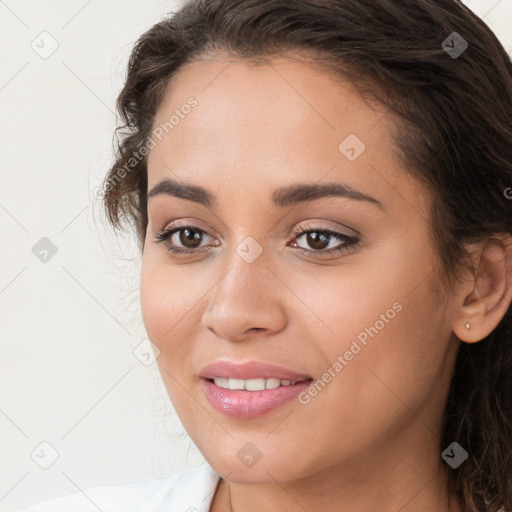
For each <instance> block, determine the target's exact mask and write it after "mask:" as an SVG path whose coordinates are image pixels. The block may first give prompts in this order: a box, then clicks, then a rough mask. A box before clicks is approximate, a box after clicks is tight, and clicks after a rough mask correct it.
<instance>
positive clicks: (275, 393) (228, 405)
mask: <svg viewBox="0 0 512 512" xmlns="http://www.w3.org/2000/svg"><path fill="white" fill-rule="evenodd" d="M310 384H311V380H307V381H305V382H298V383H297V384H295V385H293V386H280V387H278V388H275V389H264V390H262V391H242V390H240V389H225V388H221V387H220V386H217V385H216V384H215V383H213V382H212V381H210V380H207V379H203V389H204V391H205V394H206V398H207V400H208V402H210V404H211V405H212V407H213V408H214V409H215V410H217V411H219V412H221V413H222V414H225V415H226V416H232V417H234V418H255V417H257V416H262V415H263V414H267V413H269V412H270V411H272V410H274V409H276V408H277V407H280V406H281V405H283V404H284V403H285V402H288V401H289V400H291V399H292V398H294V397H296V396H297V395H298V394H300V393H301V391H303V390H304V389H305V388H307V387H308V386H309V385H310Z"/></svg>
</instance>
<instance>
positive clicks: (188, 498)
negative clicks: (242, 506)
mask: <svg viewBox="0 0 512 512" xmlns="http://www.w3.org/2000/svg"><path fill="white" fill-rule="evenodd" d="M219 480H220V477H219V475H217V473H215V471H214V470H213V469H212V468H211V467H210V466H209V464H207V463H205V464H203V465H202V466H199V467H198V468H193V469H187V470H185V471H182V472H181V473H178V474H176V475H173V476H171V477H167V478H160V479H157V480H147V481H143V482H136V483H131V484H122V485H109V486H103V487H94V488H92V489H88V490H84V492H75V493H72V494H66V495H65V496H60V497H58V498H53V499H50V500H45V501H42V502H40V503H37V504H35V505H32V506H30V507H28V508H24V509H22V510H19V511H18V512H69V511H70V510H72V511H73V512H89V511H91V512H98V509H99V510H102V511H103V512H132V511H133V512H164V511H174V510H179V511H180V512H181V511H183V512H208V509H209V508H210V503H211V501H212V498H213V494H214V492H215V489H216V488H217V484H218V483H219Z"/></svg>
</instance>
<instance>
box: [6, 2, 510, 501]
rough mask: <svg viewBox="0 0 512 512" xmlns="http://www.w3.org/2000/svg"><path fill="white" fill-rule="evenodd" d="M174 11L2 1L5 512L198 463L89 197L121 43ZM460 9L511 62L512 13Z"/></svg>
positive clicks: (124, 267)
mask: <svg viewBox="0 0 512 512" xmlns="http://www.w3.org/2000/svg"><path fill="white" fill-rule="evenodd" d="M178 3H179V2H173V1H163V0H146V1H135V0H103V1H100V0H89V1H86V0H68V1H66V2H65V1H63V0H53V1H46V2H40V1H36V0H6V1H5V2H4V1H1V0H0V48H1V49H2V53H1V55H2V59H1V66H0V115H1V118H0V119H1V123H0V141H1V144H2V146H1V151H0V179H1V187H0V247H1V249H2V253H1V254H2V258H1V261H0V311H1V313H0V343H1V346H0V350H1V358H0V511H5V510H15V509H17V508H19V507H21V506H25V505H28V504H29V503H32V502H34V501H39V500H41V499H44V498H48V497H52V496H57V495H59V494H66V493H69V492H75V491H77V490H78V489H82V490H84V489H87V488H90V487H93V486H96V485H104V484H115V483H124V482H130V481H136V480H145V479H150V478H159V477H163V476H166V475H170V474H173V473H176V472H178V471H181V470H183V469H185V468H187V467H193V466H197V465H199V464H201V463H202V462H203V460H204V459H203V458H202V456H201V455H200V454H199V452H198V451H197V449H196V448H195V447H194V446H193V445H192V444H191V442H190V440H189V439H188V438H187V436H186V434H185V432H184V430H183V427H182V426H181V425H180V423H179V421H178V420H177V418H176V415H175V413H174V412H173V409H172V406H171V404H170V401H169V399H168V397H167V394H166V392H165V389H164V387H163V385H162V383H161V380H160V375H159V373H158V370H157V368H156V363H153V364H152V365H149V366H145V365H144V364H142V363H141V362H140V361H139V360H138V359H137V358H136V357H135V356H134V354H133V350H134V349H135V347H137V345H138V344H139V343H140V342H141V341H142V340H143V339H144V338H145V336H146V335H145V331H144V326H143V323H142V319H141V316H140V309H139V302H138V300H139V297H138V279H139V267H140V257H139V255H138V252H137V248H136V245H135V243H134V240H133V236H130V235H123V236H119V237H117V238H116V237H115V236H114V235H113V234H112V231H110V230H109V229H108V228H105V224H106V222H105V221H104V220H103V218H102V216H101V210H100V207H99V203H98V200H97V199H95V196H94V190H95V188H96V187H98V185H99V183H100V180H101V179H102V177H103V176H104V174H105V172H106V171H107V169H108V166H109V164H110V163H111V161H112V134H113V130H114V127H115V125H116V117H115V115H114V110H115V108H114V107H115V105H114V103H115V98H116V96H117V94H118V92H119V91H120V88H121V86H122V80H123V75H124V72H125V65H126V62H127V58H128V56H129V52H130V49H131V46H132V44H133V43H134V42H135V40H136V39H137V37H138V36H139V35H140V34H142V33H143V32H144V31H145V30H146V29H147V28H149V27H150V26H151V25H152V24H154V23H156V22H157V21H158V20H159V19H160V18H161V17H162V16H164V15H165V14H166V13H167V12H168V11H170V10H172V9H174V8H175V7H176V6H177V5H178ZM466 4H468V5H469V6H470V7H471V8H472V9H473V10H474V11H475V12H476V13H477V14H478V15H480V16H481V17H484V19H485V21H486V22H487V23H488V24H489V25H490V26H491V28H492V29H493V30H494V31H495V32H496V34H497V35H498V37H499V38H500V39H501V40H502V42H503V43H504V45H505V46H506V48H507V49H508V51H509V53H511V54H512V27H511V23H510V20H511V19H512V0H499V1H497V0H467V1H466ZM43 31H46V32H48V33H49V34H51V38H53V39H54V40H55V41H56V42H57V43H58V48H57V50H56V51H55V53H53V54H52V55H51V56H49V57H48V58H42V57H41V56H40V54H38V53H37V52H36V51H35V50H34V49H33V48H32V47H31V45H32V44H33V45H34V46H36V45H39V46H36V48H38V51H39V52H43V51H45V50H49V49H51V44H56V43H52V40H51V39H49V36H40V34H41V32H43ZM42 38H45V39H42ZM32 41H35V42H34V43H32ZM43 237H47V238H49V239H50V240H51V241H52V243H53V244H54V245H55V246H56V247H57V250H58V252H57V253H56V254H55V255H54V256H53V257H52V258H51V259H50V258H49V256H48V259H49V261H47V262H46V263H43V262H41V261H40V260H39V259H38V258H37V257H36V256H35V255H34V254H33V252H32V248H33V247H34V245H35V244H36V243H37V242H38V241H39V240H40V239H41V238H43ZM43 441H46V442H48V443H50V444H51V446H52V447H53V449H54V450H56V452H57V453H58V458H57V459H56V461H55V462H54V463H53V464H52V465H51V466H50V467H48V468H47V469H42V468H41V467H40V464H43V465H44V464H45V463H49V462H51V455H52V450H51V449H49V448H48V446H45V445H43V446H41V447H39V445H40V443H41V442H43ZM38 447H39V448H38ZM34 450H36V451H35V453H33V452H34ZM31 454H33V455H32V456H31Z"/></svg>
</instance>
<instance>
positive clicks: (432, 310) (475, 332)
mask: <svg viewBox="0 0 512 512" xmlns="http://www.w3.org/2000/svg"><path fill="white" fill-rule="evenodd" d="M289 57H290V56H284V55H283V56H280V57H279V58H273V59H271V61H270V63H269V64H264V65H260V66H254V65H251V64H248V63H246V62H244V61H240V60H237V59H234V58H228V57H227V56H225V55H217V56H215V57H211V58H208V59H205V60H203V61H200V62H196V63H193V64H191V65H187V66H186V67H185V68H182V69H181V70H180V72H179V73H178V74H177V75H175V76H174V77H173V79H172V81H171V82H170V85H169V87H168V90H167V94H166V96H165V98H164V99H163V101H162V104H161V105H160V107H159V109H158V112H157V114H156V118H155V124H154V126H157V125H158V124H159V123H164V122H165V121H167V120H168V119H169V117H170V116H171V115H172V114H173V112H174V110H175V109H176V108H178V109H179V108H180V107H181V106H182V105H183V104H185V103H186V102H187V99H188V98H190V97H191V96H194V97H195V98H196V99H197V100H198V105H197V106H196V107H195V108H194V109H193V110H192V112H191V113H190V114H189V115H187V116H185V117H184V119H181V120H180V122H179V124H178V125H177V126H175V127H174V129H173V130H172V131H169V133H168V134H167V135H166V136H165V137H163V138H162V140H161V141H159V142H158V144H157V145H156V147H154V148H153V149H152V150H151V152H150V154H149V157H148V190H151V189H152V187H154V186H155V185H156V184H157V183H158V182H159V181H160V180H162V179H165V178H169V177H172V178H174V179H177V180H179V181H183V182H187V183H191V184H195V185H200V186H202V187H204V188H206V189H208V190H209V191H210V192H211V193H212V194H214V195H215V196H216V198H217V204H216V206H215V207H211V208H208V207H206V206H203V205H200V204H198V203H195V202H192V201H189V200H187V199H183V198H177V197H171V196H168V195H159V196H155V197H154V198H151V199H150V200H149V203H148V216H149V223H148V228H147V236H146V240H145V245H144V253H143V260H142V269H141V307H142V314H143V319H144V324H145V327H146V330H147V333H148V336H149V338H150V339H151V340H152V342H153V343H154V344H155V345H156V346H157V347H158V348H159V350H160V351H161V353H160V356H159V357H158V359H157V362H158V365H159V370H160V373H161V375H162V378H163V381H164V384H165V386H166V389H167V391H168V393H169V396H170V399H171V400H172V403H173V405H174V407H175V409H176V411H177V413H178V415H179V417H180V419H181V421H182V422H183V425H184V427H185V428H186V430H187V432H188V433H189V435H190V437H191V438H192V440H193V441H194V443H195V444H196V445H197V446H198V448H199V450H200V451H201V452H202V454H203V455H204V457H205V458H206V460H207V461H208V462H209V464H210V465H211V466H212V467H213V469H214V470H215V471H216V472H217V473H218V474H219V475H221V476H222V477H223V479H222V480H221V483H220V485H219V486H218V488H217V492H216V494H215V498H214V502H213V505H212V508H211V510H212V511H213V512H226V511H229V510H233V511H234V512H239V511H242V510H243V511H244V512H253V511H259V512H261V511H271V510H284V511H290V512H295V511H301V512H303V511H304V510H306V511H315V510H322V511H324V512H329V511H337V512H338V511H340V510H350V511H351V512H367V511H369V510H380V511H382V512H388V511H389V512H391V511H392V512H396V511H398V510H401V512H409V511H415V512H418V511H419V512H421V511H434V510H435V511H444V510H448V494H447V491H446V487H445V483H444V482H445V473H446V471H448V470H450V471H451V469H450V468H449V467H448V466H447V465H446V463H445V462H444V461H443V460H442V459H441V457H440V452H441V450H440V449H439V436H440V431H441V418H442V412H443V409H444V405H445V399H446V394H447V391H448V383H449V380H450V377H451V374H452V371H453V365H454V361H455V356H456V351H457V348H458V346H459V344H460V343H461V341H462V342H474V341H478V340H480V339H482V338H483V337H484V336H486V335H487V334H488V333H489V332H491V331H492V329H494V327H495V326H496V325H497V324H498V322H499V321H500V320H501V318H502V317H503V315H504V313H505V312H506V309H507V307H508V304H510V300H511V292H510V290H511V288H512V286H511V281H510V273H511V272H510V268H511V265H510V261H511V260H512V258H511V257H510V250H508V251H507V250H505V249H504V248H503V247H502V245H501V244H500V243H498V242H489V243H487V244H481V245H478V246H475V247H474V261H475V264H477V266H478V265H480V267H479V268H481V277H479V278H478V279H476V278H474V275H473V273H468V278H467V279H466V280H465V281H464V284H463V285H461V286H459V287H458V289H457V290H453V291H450V292H447V291H444V290H443V301H441V300H440V297H439V291H440V290H442V288H441V287H440V286H441V285H440V278H439V276H438V275H437V273H436V269H437V266H438V263H439V261H438V256H437V254H436V252H435V248H434V247H432V245H431V242H430V238H429V237H428V226H429V225H428V219H429V217H428V206H429V202H430V201H431V200H432V198H431V197H430V195H429V194H428V191H427V190H426V189H425V188H424V187H423V186H422V185H421V184H420V183H418V182H417V181H415V180H414V179H413V178H412V177H410V175H409V174H408V173H407V170H406V169H404V168H403V167H401V166H400V164H399V162H398V160H397V159H396V158H395V157H394V155H393V145H392V142H391V139H390V129H391V126H392V125H391V123H392V117H391V115H390V114H388V115H385V113H384V111H383V110H378V109H376V108H375V107H373V108H372V107H370V106H369V105H368V104H367V103H365V102H364V101H363V99H362V98H361V96H360V95H359V94H358V93H357V90H355V89H354V88H353V87H352V86H350V85H348V84H346V83H345V84H343V83H339V82H338V83H336V82H334V81H333V80H332V79H331V78H329V77H328V76H327V75H325V74H324V73H322V72H321V71H320V70H319V69H317V68H315V67H314V66H313V65H312V64H310V63H308V62H307V61H304V62H301V61H299V60H297V59H294V58H289ZM349 134H356V135H357V137H358V138H359V139H360V140H362V141H363V142H364V144H365V146H366V149H365V151H364V152H363V153H362V154H361V155H360V156H359V157H358V158H357V159H356V160H355V161H353V162H351V161H349V160H348V159H347V158H346V157H345V156H344V155H343V154H342V153H341V152H340V150H339V149H338V146H339V145H340V143H341V142H342V141H343V140H344V139H345V138H346V137H347V136H348V135H349ZM297 182H308V183H317V182H322V183H323V182H344V183H349V184H350V185H351V186H352V187H353V188H356V189H357V190H360V191H362V192H363V193H365V194H368V195H370V196H372V197H374V198H375V199H377V200H378V201H380V202H381V203H382V205H383V209H380V208H379V207H378V206H377V205H375V204H372V203H370V202H364V201H357V200H353V199H350V198H344V197H327V198H322V199H318V200H315V201H310V202H306V203H303V204H298V205H296V206H294V207H293V208H290V207H288V208H282V207H277V206H275V205H274V204H273V203H272V201H271V194H272V192H273V191H274V189H276V188H278V187H282V186H286V185H290V184H293V183H297ZM176 221H178V224H179V223H180V222H181V223H182V224H183V223H185V222H190V223H191V224H192V225H194V226H196V227H197V228H199V229H202V230H204V231H206V233H207V234H205V235H203V238H202V239H201V240H200V245H201V248H204V247H206V248H207V250H206V252H203V253H201V254H196V255H192V256H191V255H188V256H187V255H185V256H183V255H177V256H176V255H172V254H171V253H169V252H168V251H167V250H166V248H165V247H164V246H163V244H161V243H160V244H157V243H154V241H155V238H154V236H155V234H157V233H158V232H159V231H161V230H163V229H164V228H166V227H168V226H171V225H175V224H176ZM311 225H313V226H314V228H316V231H319V230H320V228H321V229H324V230H332V231H337V232H340V233H346V234H348V235H357V234H358V233H359V235H358V236H359V243H358V244H356V245H355V246H354V247H352V248H350V249H349V250H347V251H346V252H344V253H339V254H333V255H330V256H325V257H319V256H318V254H316V255H315V254H314V252H315V246H312V245H311V244H310V243H308V240H307V237H306V235H302V236H300V237H298V238H294V237H293V236H292V232H293V230H294V228H297V227H304V229H305V230H307V228H309V227H310V226H311ZM249 236H250V237H253V238H254V239H255V240H256V241H257V242H258V243H259V245H260V246H261V248H262V250H263V252H262V253H261V255H260V256H259V257H258V258H256V260H255V261H254V262H252V263H247V262H246V261H245V260H244V259H242V258H241V257H240V256H239V255H238V254H237V252H236V248H237V246H238V245H239V244H240V243H241V242H242V241H243V240H244V239H245V238H246V237H249ZM294 241H295V242H296V243H297V244H298V245H299V246H300V247H301V248H303V249H305V250H306V251H307V250H309V251H311V253H312V255H307V254H301V253H299V251H298V250H297V247H294V246H292V245H291V244H292V243H293V242H294ZM166 243H168V244H170V243H174V244H175V245H178V247H180V248H184V247H185V248H192V249H193V248H194V245H189V246H184V245H183V237H182V238H181V241H180V237H179V233H177V234H175V235H174V236H173V238H172V242H171V240H167V242H166ZM215 244H217V245H215ZM342 245H343V242H342V241H340V240H338V239H336V238H331V241H330V242H329V247H328V248H332V247H340V246H342ZM196 250H197V249H196ZM317 252H318V249H317ZM315 256H316V257H315ZM507 272H508V274H507ZM394 303H399V304H400V305H401V306H402V309H401V311H400V312H397V313H396V315H395V316H394V318H393V319H392V320H390V321H389V322H387V323H385V326H384V327H383V328H382V329H381V330H379V332H378V334H377V335H376V336H375V337H374V338H369V340H368V344H367V346H365V347H364V348H363V349H362V350H361V351H360V352H359V353H358V354H357V355H356V356H354V358H353V359H352V360H351V361H350V362H349V364H347V365H346V366H345V367H344V368H343V370H342V371H341V372H339V374H337V375H336V377H335V378H333V379H332V380H331V382H329V383H328V384H327V385H326V386H325V388H324V389H323V390H322V391H321V392H319V393H318V394H317V396H315V397H313V398H311V401H310V402H309V403H308V404H307V405H302V404H301V403H299V401H298V400H292V401H290V402H288V403H286V404H285V405H283V406H282V407H280V408H278V409H275V410H273V411H272V412H270V413H268V414H266V415H264V416H261V417H259V418H252V419H237V418H230V417H227V416H224V415H222V414H220V413H219V412H217V411H216V410H214V409H213V408H212V407H211V405H210V404H209V403H208V401H207V400H206V397H205V395H204V393H203V391H202V387H201V380H200V379H199V377H198V374H199V373H200V371H201V370H202V368H204V367H205V366H206V365H207V364H209V363H211V362H213V361H217V360H220V359H228V360H231V361H235V362H246V361H250V360H256V361H262V362H267V363H271V364H275V365H279V366H284V367H285V368H289V369H291V370H295V371H297V372H300V373H305V374H307V375H310V376H312V377H313V379H314V380H317V379H319V378H321V377H322V375H323V374H324V373H325V372H326V371H327V369H328V368H329V367H332V366H333V363H334V362H335V361H336V360H337V357H338V356H339V355H342V354H344V353H345V352H346V351H347V350H349V348H350V345H351V343H352V341H353V340H354V339H356V337H357V335H358V334H359V333H361V332H362V331H364V329H365V328H369V327H370V326H373V325H374V324H375V323H376V321H377V320H379V318H380V316H379V315H381V314H384V313H385V312H386V310H389V309H390V308H392V305H393V304H394ZM467 321H469V322H471V329H470V330H469V331H468V330H467V329H465V328H464V325H465V323H466V322H467ZM248 442H250V443H253V444H254V445H255V446H256V447H257V449H258V450H259V451H260V452H261V454H262V458H261V459H260V460H259V461H258V462H257V463H256V464H255V465H254V466H253V467H251V468H248V467H246V466H245V465H244V464H242V463H241V461H240V460H239V458H238V457H237V453H238V452H239V451H240V449H241V448H242V447H243V446H244V445H245V444H246V443H248ZM443 448H444V447H443ZM230 501H231V506H230V504H229V502H230ZM452 510H458V508H457V506H456V505H455V504H454V505H453V508H452Z"/></svg>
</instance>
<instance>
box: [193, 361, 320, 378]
mask: <svg viewBox="0 0 512 512" xmlns="http://www.w3.org/2000/svg"><path fill="white" fill-rule="evenodd" d="M199 376H200V377H203V378H204V379H213V378H214V377H223V378H226V379H244V380H249V379H259V378H266V379H279V380H294V381H301V380H308V379H310V378H311V377H310V376H309V375H305V374H301V373H297V372H294V371H292V370H288V369H287V368H282V367H281V366H276V365H273V364H268V363H261V362H258V361H249V362H247V363H233V362H231V361H227V360H223V361H216V362H215V363H212V364H209V365H207V366H205V367H204V368H203V369H202V370H201V373H200V374H199Z"/></svg>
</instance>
